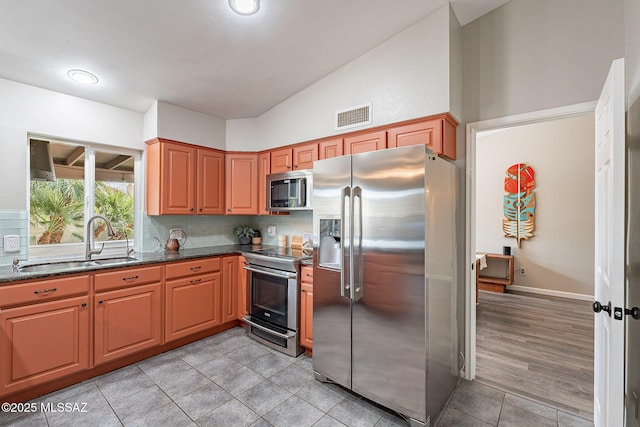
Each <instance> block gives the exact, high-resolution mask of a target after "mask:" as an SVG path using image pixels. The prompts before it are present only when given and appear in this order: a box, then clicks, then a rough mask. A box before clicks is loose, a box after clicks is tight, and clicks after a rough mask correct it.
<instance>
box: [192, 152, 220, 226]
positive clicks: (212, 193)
mask: <svg viewBox="0 0 640 427" xmlns="http://www.w3.org/2000/svg"><path fill="white" fill-rule="evenodd" d="M197 158H198V167H197V180H196V191H197V195H196V206H197V208H198V212H197V213H198V214H202V215H223V214H224V202H225V198H224V189H225V185H224V153H222V152H219V151H214V150H206V149H201V148H199V149H198V156H197Z"/></svg>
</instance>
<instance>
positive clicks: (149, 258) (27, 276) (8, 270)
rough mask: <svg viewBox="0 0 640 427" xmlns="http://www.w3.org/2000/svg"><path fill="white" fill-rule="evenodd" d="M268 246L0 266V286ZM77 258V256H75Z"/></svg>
mask: <svg viewBox="0 0 640 427" xmlns="http://www.w3.org/2000/svg"><path fill="white" fill-rule="evenodd" d="M269 247H270V246H266V245H265V246H262V245H222V246H209V247H203V248H193V249H181V250H180V251H178V252H142V253H133V254H132V255H131V256H132V257H133V258H135V259H133V260H129V261H123V262H119V263H115V264H108V265H98V264H94V265H89V266H83V267H75V268H65V269H61V268H59V267H58V268H56V267H52V268H51V270H46V271H38V272H29V273H24V272H14V271H13V268H12V267H11V266H0V286H2V285H4V284H8V283H10V282H16V281H19V280H31V279H40V278H49V277H56V276H63V275H66V274H81V273H88V272H95V271H98V270H100V271H102V270H111V269H116V268H129V267H136V266H142V265H151V264H159V263H167V262H176V261H185V260H188V259H195V258H206V257H212V256H222V255H233V254H238V255H239V254H240V253H242V252H243V251H244V250H249V249H257V248H269ZM76 259H77V258H76ZM99 259H100V257H96V258H95V259H94V260H99ZM33 263H36V262H29V261H27V262H25V263H23V264H25V265H29V264H33Z"/></svg>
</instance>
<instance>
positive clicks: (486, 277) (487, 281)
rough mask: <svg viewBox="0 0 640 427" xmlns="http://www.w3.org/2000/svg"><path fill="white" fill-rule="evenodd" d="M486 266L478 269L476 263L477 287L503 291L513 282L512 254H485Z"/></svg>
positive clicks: (485, 289)
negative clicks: (480, 269)
mask: <svg viewBox="0 0 640 427" xmlns="http://www.w3.org/2000/svg"><path fill="white" fill-rule="evenodd" d="M486 257H487V268H485V269H483V270H482V271H479V270H478V269H477V265H476V274H477V276H476V277H477V283H476V286H477V289H480V290H483V291H491V292H504V289H505V287H506V286H509V285H512V284H513V273H514V267H513V255H500V254H489V253H488V254H486Z"/></svg>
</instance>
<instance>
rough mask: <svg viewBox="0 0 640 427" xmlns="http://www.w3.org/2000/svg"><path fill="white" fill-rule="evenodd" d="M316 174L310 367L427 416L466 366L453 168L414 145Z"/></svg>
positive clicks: (317, 168)
mask: <svg viewBox="0 0 640 427" xmlns="http://www.w3.org/2000/svg"><path fill="white" fill-rule="evenodd" d="M313 174H314V188H313V190H314V191H313V204H314V210H313V228H314V237H315V239H314V242H315V243H314V245H315V250H314V272H313V273H314V288H313V290H314V295H313V369H314V375H315V377H316V379H318V380H320V381H333V382H336V383H338V384H340V385H342V386H344V387H346V388H348V389H351V390H353V391H354V392H355V393H357V394H359V395H361V396H364V397H366V398H368V399H370V400H372V401H374V402H376V403H378V404H381V405H383V406H386V407H388V408H390V409H392V410H394V411H396V412H398V413H400V414H402V415H403V416H405V417H406V418H407V419H408V421H409V422H410V423H411V424H412V425H425V424H426V425H429V424H430V422H434V421H435V417H437V416H438V414H439V413H440V412H441V410H442V409H443V407H444V405H445V403H446V401H447V399H448V398H449V396H450V394H451V392H452V391H453V389H454V388H455V385H456V383H457V381H458V377H459V375H458V373H459V369H458V349H457V343H458V325H457V323H456V318H457V316H456V312H457V310H458V307H457V302H456V301H457V287H458V279H457V277H456V272H457V268H456V265H457V261H456V228H455V223H456V215H457V212H456V211H457V188H458V184H457V174H456V168H455V166H454V165H453V164H451V163H449V162H447V161H445V160H443V159H440V158H438V157H436V156H434V155H433V154H432V153H431V152H430V151H428V150H427V149H426V148H425V147H424V146H411V147H404V148H394V149H387V150H382V151H374V152H368V153H362V154H356V155H347V156H341V157H336V158H332V159H326V160H320V161H317V162H315V163H314V166H313Z"/></svg>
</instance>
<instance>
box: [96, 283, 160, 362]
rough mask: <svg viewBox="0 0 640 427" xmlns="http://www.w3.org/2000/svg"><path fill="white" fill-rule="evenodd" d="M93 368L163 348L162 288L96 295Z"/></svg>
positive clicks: (155, 287)
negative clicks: (147, 350) (154, 348)
mask: <svg viewBox="0 0 640 427" xmlns="http://www.w3.org/2000/svg"><path fill="white" fill-rule="evenodd" d="M94 304H95V307H94V310H95V311H94V313H95V320H94V334H95V336H94V359H95V364H96V365H99V364H101V363H104V362H109V361H111V360H115V359H119V358H121V357H124V356H127V355H129V354H134V353H137V352H139V351H142V350H146V349H148V348H151V347H155V346H159V345H160V344H162V312H163V311H162V284H161V283H160V282H158V283H153V284H150V285H142V286H133V287H130V288H125V289H119V290H115V291H109V292H100V293H96V295H95V302H94Z"/></svg>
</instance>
